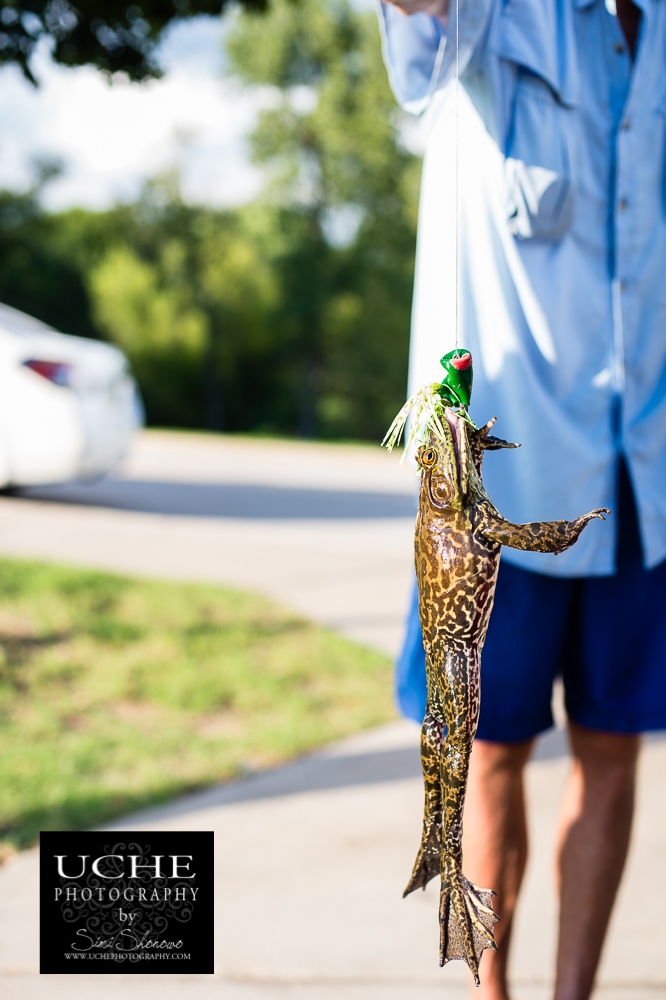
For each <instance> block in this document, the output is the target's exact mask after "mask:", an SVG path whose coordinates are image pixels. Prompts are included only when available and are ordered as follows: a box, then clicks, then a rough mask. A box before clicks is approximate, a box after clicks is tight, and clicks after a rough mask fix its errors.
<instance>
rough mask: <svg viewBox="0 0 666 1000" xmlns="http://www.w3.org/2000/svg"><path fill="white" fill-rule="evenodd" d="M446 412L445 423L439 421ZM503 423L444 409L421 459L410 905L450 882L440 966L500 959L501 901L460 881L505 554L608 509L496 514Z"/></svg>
mask: <svg viewBox="0 0 666 1000" xmlns="http://www.w3.org/2000/svg"><path fill="white" fill-rule="evenodd" d="M442 411H443V412H442ZM494 423H495V420H494V419H493V420H491V421H489V422H488V423H487V424H486V425H485V426H483V427H480V428H477V427H476V426H475V425H474V424H473V423H472V421H471V420H470V419H469V417H468V416H467V413H466V410H465V408H464V407H458V409H455V408H454V407H453V406H444V405H442V407H441V408H440V409H439V416H438V419H436V420H434V419H431V420H430V421H429V422H428V424H427V432H426V434H425V436H424V438H423V440H422V443H421V445H420V447H419V448H418V451H417V455H416V457H417V462H418V465H419V466H420V490H419V509H418V516H417V521H416V533H415V564H416V574H417V580H418V590H419V615H420V619H421V627H422V630H423V644H424V647H425V654H426V675H427V708H426V715H425V719H424V721H423V727H422V732H421V761H422V767H423V778H424V784H425V813H424V820H423V836H422V840H421V847H420V850H419V852H418V855H417V858H416V863H415V865H414V870H413V872H412V877H411V879H410V881H409V884H408V885H407V888H406V890H405V893H404V895H405V896H406V895H407V894H408V893H410V892H413V891H414V889H418V888H425V886H426V884H427V882H429V881H430V879H432V878H434V877H435V876H436V875H440V876H441V888H440V904H439V924H440V965H445V964H446V963H447V962H449V961H451V960H452V959H462V960H463V961H465V962H467V964H468V966H469V968H470V970H471V972H472V975H473V976H474V980H475V982H476V984H477V986H478V985H479V961H480V958H481V955H482V953H483V951H484V950H485V949H486V948H495V947H496V946H495V941H494V931H493V926H494V923H495V921H496V920H497V919H498V917H497V914H496V913H494V911H493V908H492V897H493V896H494V895H495V894H494V893H493V892H492V890H490V889H484V888H481V887H479V886H476V885H473V884H472V883H471V882H470V881H468V879H466V878H465V876H464V875H463V871H462V820H463V805H464V799H465V789H466V785H467V775H468V770H469V758H470V753H471V750H472V744H473V741H474V736H475V733H476V728H477V723H478V718H479V707H480V661H481V650H482V649H483V644H484V640H485V637H486V632H487V630H488V623H489V620H490V614H491V611H492V607H493V600H494V595H495V584H496V581H497V572H498V568H499V559H500V552H501V549H502V546H503V545H508V546H510V547H511V548H515V549H523V550H527V551H532V552H552V553H558V552H562V551H564V550H565V549H567V548H568V547H569V546H571V545H573V544H574V542H575V541H576V540H577V538H578V537H579V535H580V533H581V532H582V531H583V529H584V528H585V526H586V525H587V524H588V523H589V522H590V521H592V520H594V519H595V518H600V519H601V520H603V519H604V514H606V513H610V512H609V511H608V510H607V508H599V509H597V510H593V511H590V512H589V513H588V514H583V515H582V516H581V517H577V518H576V519H575V520H574V521H545V522H541V521H537V522H533V523H531V524H512V523H511V522H510V521H507V520H506V519H505V518H504V517H502V515H501V514H500V513H499V512H498V511H497V509H496V508H495V507H494V505H493V503H492V501H491V499H490V497H489V496H488V494H487V493H486V491H485V489H484V486H483V481H482V477H481V472H482V463H483V455H484V453H485V451H486V450H489V449H500V448H515V447H518V446H517V445H514V444H511V443H510V442H508V441H503V440H502V439H500V438H497V437H494V436H493V435H492V434H491V433H490V431H491V430H492V428H493V425H494Z"/></svg>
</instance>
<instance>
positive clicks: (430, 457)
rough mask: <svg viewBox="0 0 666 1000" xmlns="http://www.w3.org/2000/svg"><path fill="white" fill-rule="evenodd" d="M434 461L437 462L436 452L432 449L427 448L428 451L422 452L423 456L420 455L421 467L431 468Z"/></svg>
mask: <svg viewBox="0 0 666 1000" xmlns="http://www.w3.org/2000/svg"><path fill="white" fill-rule="evenodd" d="M436 461H437V452H436V451H435V449H434V448H428V450H427V451H424V452H423V454H422V455H421V464H422V465H425V466H431V465H434V464H435V462H436Z"/></svg>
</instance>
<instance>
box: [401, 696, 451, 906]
mask: <svg viewBox="0 0 666 1000" xmlns="http://www.w3.org/2000/svg"><path fill="white" fill-rule="evenodd" d="M438 714H439V713H438ZM443 729H444V720H443V719H442V718H441V716H440V718H439V719H436V718H435V716H434V715H433V712H432V709H431V707H430V705H428V708H427V709H426V715H425V719H424V720H423V726H422V728H421V767H422V768H423V784H424V786H425V808H424V811H423V835H422V837H421V847H420V849H419V853H418V854H417V856H416V862H415V863H414V869H413V871H412V877H411V878H410V880H409V885H408V886H407V888H406V889H405V891H404V893H403V896H407V895H408V894H409V893H410V892H413V891H414V889H425V887H426V885H427V883H428V882H429V881H430V879H431V878H434V877H435V875H439V872H440V859H441V855H442V786H441V782H440V767H439V762H440V757H441V753H442V730H443Z"/></svg>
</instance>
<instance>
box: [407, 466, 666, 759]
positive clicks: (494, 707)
mask: <svg viewBox="0 0 666 1000" xmlns="http://www.w3.org/2000/svg"><path fill="white" fill-rule="evenodd" d="M618 494H619V495H618V503H617V505H616V506H617V508H618V510H617V513H616V512H615V511H614V515H615V516H617V517H618V518H619V537H618V547H617V572H616V574H615V575H614V576H605V577H583V578H575V579H572V578H561V577H553V576H544V575H543V574H541V573H530V572H527V571H526V570H523V569H518V568H517V567H516V566H511V565H510V564H509V563H507V562H502V563H501V564H500V571H499V577H498V581H497V591H496V594H495V608H494V610H493V614H492V617H491V619H490V627H489V629H488V636H487V638H486V644H485V646H484V649H483V655H482V657H481V716H480V720H479V729H478V733H477V736H478V738H479V739H485V740H494V741H498V742H502V743H504V742H511V741H514V740H526V739H530V738H531V737H533V736H536V735H537V733H540V732H543V731H544V730H545V729H549V728H550V726H552V725H553V716H552V713H551V698H552V691H553V682H554V680H555V678H556V677H558V676H561V677H562V679H563V682H564V690H565V703H566V708H567V713H568V715H569V718H570V719H572V720H573V721H574V722H577V723H579V724H580V725H582V726H587V727H588V728H590V729H597V730H602V731H604V732H610V733H641V732H647V731H649V730H655V729H666V614H665V613H664V608H666V562H662V563H661V564H660V565H659V566H657V567H656V568H655V569H652V570H649V571H646V570H645V569H643V565H642V556H641V544H640V537H639V532H638V523H637V518H636V509H635V505H634V498H633V493H632V489H631V485H630V483H629V477H628V475H627V472H626V469H625V466H624V464H623V463H622V464H621V467H620V482H619V490H618ZM397 696H398V704H399V706H400V709H401V711H402V712H403V714H404V715H406V716H408V717H410V718H413V719H416V720H417V721H419V722H420V721H421V719H422V718H423V714H424V711H425V699H426V685H425V654H424V652H423V641H422V638H421V628H420V625H419V620H418V604H417V600H416V594H415V597H414V601H413V604H412V608H411V611H410V615H409V620H408V624H407V636H406V640H405V645H404V648H403V651H402V653H401V656H400V659H399V660H398V664H397Z"/></svg>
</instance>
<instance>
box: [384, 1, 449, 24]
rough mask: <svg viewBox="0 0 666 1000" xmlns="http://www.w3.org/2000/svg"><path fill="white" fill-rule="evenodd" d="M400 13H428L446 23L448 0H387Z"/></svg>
mask: <svg viewBox="0 0 666 1000" xmlns="http://www.w3.org/2000/svg"><path fill="white" fill-rule="evenodd" d="M388 3H391V4H393V6H394V7H397V9H398V10H399V11H400V12H401V14H430V16H431V17H436V18H438V20H440V21H441V22H442V24H446V18H447V15H448V13H449V0H388Z"/></svg>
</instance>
